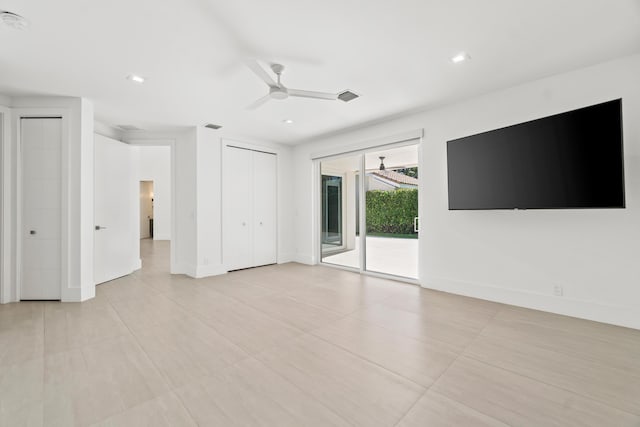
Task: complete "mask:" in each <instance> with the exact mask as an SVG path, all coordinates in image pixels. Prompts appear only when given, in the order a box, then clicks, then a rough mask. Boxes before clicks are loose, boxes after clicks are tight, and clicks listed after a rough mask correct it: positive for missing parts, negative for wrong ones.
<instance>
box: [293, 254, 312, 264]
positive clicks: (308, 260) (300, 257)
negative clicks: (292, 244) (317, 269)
mask: <svg viewBox="0 0 640 427" xmlns="http://www.w3.org/2000/svg"><path fill="white" fill-rule="evenodd" d="M293 261H294V262H299V263H300V264H307V265H315V264H316V260H315V257H314V256H313V255H307V254H296V255H295V256H294V257H293Z"/></svg>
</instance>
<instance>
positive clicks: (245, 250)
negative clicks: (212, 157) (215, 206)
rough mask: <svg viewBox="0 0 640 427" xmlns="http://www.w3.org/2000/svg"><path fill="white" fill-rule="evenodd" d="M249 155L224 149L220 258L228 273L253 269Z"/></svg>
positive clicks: (250, 152)
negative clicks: (242, 269) (221, 250)
mask: <svg viewBox="0 0 640 427" xmlns="http://www.w3.org/2000/svg"><path fill="white" fill-rule="evenodd" d="M252 154H253V152H252V151H249V150H243V149H239V148H233V147H227V146H225V147H224V156H223V175H222V179H223V186H224V187H223V191H222V193H223V196H222V197H223V199H222V206H223V213H222V214H223V225H224V228H223V230H222V235H223V246H222V247H223V254H222V256H223V259H224V264H225V266H226V268H227V270H229V271H231V270H238V269H240V268H247V267H252V266H253V265H254V264H253V250H252V238H253V236H252V235H253V233H252V229H251V228H252V224H253V206H252V205H253V198H252V195H253V188H252V187H253V165H252V163H253V158H252Z"/></svg>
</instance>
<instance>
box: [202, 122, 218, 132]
mask: <svg viewBox="0 0 640 427" xmlns="http://www.w3.org/2000/svg"><path fill="white" fill-rule="evenodd" d="M204 127H206V128H209V129H213V130H218V129H220V128H221V127H222V125H214V124H213V123H207V124H206V125H204Z"/></svg>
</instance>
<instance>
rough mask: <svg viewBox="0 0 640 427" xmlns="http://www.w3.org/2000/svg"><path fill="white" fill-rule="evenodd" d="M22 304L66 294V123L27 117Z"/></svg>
mask: <svg viewBox="0 0 640 427" xmlns="http://www.w3.org/2000/svg"><path fill="white" fill-rule="evenodd" d="M20 129H21V157H22V172H21V174H22V191H21V194H22V230H21V232H22V234H21V236H22V239H21V244H22V253H21V281H20V283H21V284H20V299H21V300H59V299H60V296H61V254H60V252H61V247H60V239H61V226H62V212H61V208H62V204H61V197H62V194H61V190H62V186H61V167H60V165H61V149H62V119H60V118H38V119H36V118H23V119H22V120H21V121H20Z"/></svg>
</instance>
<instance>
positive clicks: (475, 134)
mask: <svg viewBox="0 0 640 427" xmlns="http://www.w3.org/2000/svg"><path fill="white" fill-rule="evenodd" d="M614 101H619V107H620V156H621V159H620V160H621V168H620V170H621V175H622V176H621V186H622V204H621V205H620V206H580V207H553V206H552V207H509V208H506V207H505V208H452V207H451V199H450V198H449V192H450V191H451V185H450V174H449V163H448V158H449V144H450V143H452V142H456V141H459V140H461V139H466V138H469V137H472V136H478V135H484V134H487V133H491V132H495V131H499V130H502V129H508V128H512V127H516V126H520V125H523V124H527V123H534V122H537V121H541V120H545V119H548V118H551V117H556V116H561V115H563V114H566V113H571V112H573V111H579V110H582V109H584V108H589V107H596V106H598V105H602V104H607V103H609V102H614ZM622 102H623V99H622V98H615V99H610V100H608V101H603V102H599V103H597V104H591V105H586V106H584V107H580V108H574V109H572V110H566V111H563V112H560V113H556V114H551V115H549V116H544V117H540V118H537V119H533V120H527V121H525V122H520V123H515V124H513V125H508V126H503V127H500V128H496V129H491V130H488V131H484V132H479V133H474V134H471V135H466V136H462V137H459V138H456V139H451V140H449V141H447V204H448V210H450V211H492V210H501V211H518V210H522V211H524V210H582V209H626V207H627V202H626V182H625V175H624V169H625V167H624V159H625V156H624V117H623V114H622V112H623V110H622Z"/></svg>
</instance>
